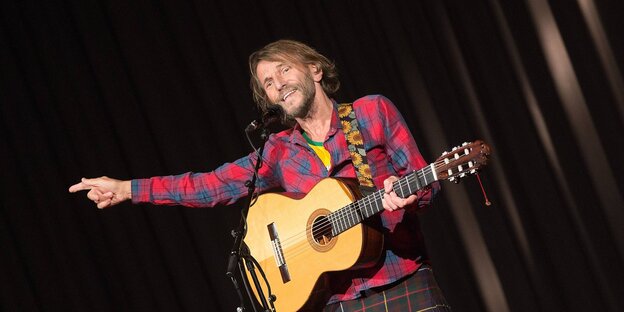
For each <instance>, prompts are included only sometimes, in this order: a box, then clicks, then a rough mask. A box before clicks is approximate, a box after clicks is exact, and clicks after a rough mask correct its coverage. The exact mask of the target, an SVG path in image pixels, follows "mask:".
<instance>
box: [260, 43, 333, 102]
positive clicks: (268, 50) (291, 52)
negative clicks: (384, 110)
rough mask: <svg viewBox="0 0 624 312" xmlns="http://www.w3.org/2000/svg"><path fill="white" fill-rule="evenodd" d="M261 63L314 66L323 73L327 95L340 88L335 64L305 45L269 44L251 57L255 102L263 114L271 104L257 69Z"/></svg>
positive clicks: (322, 84)
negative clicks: (289, 63)
mask: <svg viewBox="0 0 624 312" xmlns="http://www.w3.org/2000/svg"><path fill="white" fill-rule="evenodd" d="M260 61H268V62H275V61H289V62H292V63H295V64H301V65H310V64H314V65H316V66H317V67H318V68H319V69H321V70H322V71H323V78H322V79H321V86H322V87H323V91H325V93H326V94H327V95H329V96H331V95H333V94H334V93H336V91H338V89H339V88H340V80H338V72H337V70H336V65H335V64H334V62H332V61H330V60H329V59H327V58H326V57H325V56H323V55H322V54H320V53H318V52H316V50H314V49H313V48H311V47H310V46H308V45H306V44H304V43H301V42H298V41H294V40H278V41H275V42H272V43H269V44H268V45H266V46H265V47H264V48H262V49H260V50H258V51H256V52H254V53H252V54H251V55H250V56H249V73H250V74H251V79H250V85H251V91H252V92H253V98H254V101H255V102H256V104H257V105H258V108H259V109H260V111H262V112H263V113H265V112H266V111H267V109H268V107H269V105H271V103H270V101H269V99H268V97H267V94H266V92H265V91H264V88H263V87H262V83H261V82H260V80H259V79H258V73H257V67H258V63H260Z"/></svg>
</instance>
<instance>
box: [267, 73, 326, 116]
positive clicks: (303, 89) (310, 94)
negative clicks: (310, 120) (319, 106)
mask: <svg viewBox="0 0 624 312" xmlns="http://www.w3.org/2000/svg"><path fill="white" fill-rule="evenodd" d="M292 90H297V92H299V93H300V94H301V103H298V104H296V103H295V104H293V105H292V107H291V110H290V111H289V110H287V109H286V107H284V105H281V106H282V108H284V116H283V122H284V123H285V124H287V125H292V124H294V123H296V119H295V118H300V119H302V118H306V117H307V116H308V114H309V113H310V110H311V109H312V103H314V97H315V96H316V89H315V87H314V80H313V79H312V76H311V75H304V77H303V81H301V82H300V83H297V84H294V85H287V86H286V87H284V91H283V92H281V93H280V99H281V98H283V97H284V94H286V93H288V92H290V91H292ZM279 102H281V101H278V102H277V103H275V104H277V105H280V103H279Z"/></svg>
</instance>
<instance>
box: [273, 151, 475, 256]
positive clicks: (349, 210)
mask: <svg viewBox="0 0 624 312" xmlns="http://www.w3.org/2000/svg"><path fill="white" fill-rule="evenodd" d="M440 164H442V161H436V162H434V168H436V169H439V167H441V166H440ZM436 171H437V170H436ZM464 171H465V170H462V171H460V172H456V173H454V174H453V175H452V176H455V175H457V174H459V173H461V172H464ZM431 172H432V171H431V166H430V165H429V166H427V167H425V168H422V169H421V170H418V171H414V172H413V173H414V174H409V175H408V176H406V177H404V178H402V179H400V180H397V181H396V182H398V183H397V184H398V186H399V187H401V184H402V183H403V182H402V181H403V180H405V183H407V185H408V186H409V183H410V182H413V181H414V180H415V179H418V178H419V176H418V175H419V174H420V177H424V176H425V175H427V174H429V173H431ZM437 180H438V179H436V181H437ZM396 182H395V183H396ZM432 182H434V181H433V180H432ZM428 184H429V183H427V184H424V185H423V186H426V185H428ZM395 186H396V185H393V189H395V192H396V188H395ZM416 191H418V190H416ZM384 194H385V191H384V190H383V189H382V190H378V191H376V192H374V193H373V194H370V195H369V196H366V197H364V198H362V199H360V200H358V201H355V202H352V203H350V204H348V205H347V206H345V207H342V208H340V209H338V210H336V211H334V212H333V213H332V214H334V213H337V215H338V218H336V219H344V218H345V217H348V216H349V215H353V214H354V211H356V210H359V211H360V215H361V211H362V209H361V207H358V206H361V205H360V204H359V203H361V202H367V203H368V204H370V203H372V202H373V201H375V202H378V201H379V200H381V199H382V198H383V195H384ZM375 204H376V205H377V203H375ZM379 211H381V210H379ZM379 211H377V212H379ZM377 212H373V213H372V214H371V216H372V215H373V214H375V213H377ZM358 217H359V215H358ZM366 218H367V217H365V218H364V219H366ZM336 219H334V223H336V222H335V220H336ZM361 221H362V220H359V221H358V222H355V223H354V224H352V225H348V224H347V223H345V225H348V226H347V227H346V228H345V229H344V230H342V231H340V233H342V232H345V231H347V230H348V229H350V228H352V227H353V226H355V225H357V224H359V223H360V222H361ZM323 223H324V225H321V226H320V228H321V229H322V231H319V226H317V227H316V228H313V229H312V231H313V233H312V234H313V236H314V234H315V233H322V232H323V231H325V228H326V227H331V225H332V222H331V220H330V221H324V222H323ZM308 231H310V227H309V226H306V230H305V232H300V233H297V234H295V235H293V236H291V237H290V238H287V239H286V240H284V241H282V242H280V246H281V247H282V250H283V249H286V248H288V247H289V246H291V245H293V244H291V243H290V242H289V241H292V239H295V238H299V239H298V240H297V241H296V242H295V244H296V243H300V238H301V236H302V235H307V233H308ZM340 233H338V234H340ZM332 235H333V233H332ZM286 242H288V243H286ZM308 251H310V248H309V247H308V246H307V244H302V245H301V246H297V247H294V248H293V249H291V250H289V251H288V258H290V259H292V258H296V257H299V256H301V255H302V254H305V253H306V252H308ZM284 256H285V257H286V255H284Z"/></svg>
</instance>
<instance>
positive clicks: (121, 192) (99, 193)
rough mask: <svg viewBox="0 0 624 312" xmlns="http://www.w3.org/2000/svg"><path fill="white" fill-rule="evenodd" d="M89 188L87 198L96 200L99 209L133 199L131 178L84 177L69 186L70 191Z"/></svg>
mask: <svg viewBox="0 0 624 312" xmlns="http://www.w3.org/2000/svg"><path fill="white" fill-rule="evenodd" d="M85 190H89V192H88V193H87V198H89V199H90V200H92V201H93V202H95V204H96V205H97V207H98V208H99V209H103V208H107V207H110V206H114V205H117V204H119V203H121V202H123V201H125V200H128V199H132V189H131V184H130V180H127V181H122V180H117V179H111V178H109V177H100V178H94V179H86V178H82V180H81V181H80V182H79V183H76V184H74V185H72V186H70V187H69V192H70V193H75V192H78V191H85Z"/></svg>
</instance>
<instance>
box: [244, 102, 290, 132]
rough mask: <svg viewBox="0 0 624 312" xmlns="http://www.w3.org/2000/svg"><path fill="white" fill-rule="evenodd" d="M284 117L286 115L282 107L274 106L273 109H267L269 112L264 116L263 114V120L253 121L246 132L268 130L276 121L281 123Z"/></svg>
mask: <svg viewBox="0 0 624 312" xmlns="http://www.w3.org/2000/svg"><path fill="white" fill-rule="evenodd" d="M283 115H284V110H283V109H282V107H281V106H279V105H272V106H271V107H269V109H267V111H266V112H265V113H264V114H262V118H261V119H256V120H254V121H252V122H251V123H250V124H249V125H247V127H246V128H245V131H247V132H250V131H256V130H258V129H260V128H266V127H268V126H269V125H270V124H272V123H274V122H276V121H280V120H281V119H282V116H283Z"/></svg>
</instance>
